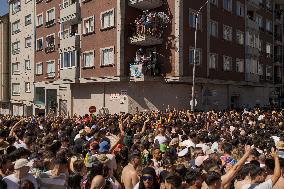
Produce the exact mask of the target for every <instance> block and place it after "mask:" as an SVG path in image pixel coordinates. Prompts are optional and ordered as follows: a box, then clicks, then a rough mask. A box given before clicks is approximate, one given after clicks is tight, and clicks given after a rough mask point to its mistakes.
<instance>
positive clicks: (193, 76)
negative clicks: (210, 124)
mask: <svg viewBox="0 0 284 189" xmlns="http://www.w3.org/2000/svg"><path fill="white" fill-rule="evenodd" d="M208 2H209V0H207V1H206V3H205V4H204V5H202V6H201V7H200V8H199V10H198V11H197V13H196V15H195V33H194V55H193V69H192V90H191V97H192V98H191V100H192V103H191V111H192V112H193V111H194V109H195V70H196V50H197V49H196V46H197V30H198V29H197V26H198V24H197V22H198V17H199V14H200V11H201V10H202V9H203V8H204V7H205V6H206V5H207V3H208Z"/></svg>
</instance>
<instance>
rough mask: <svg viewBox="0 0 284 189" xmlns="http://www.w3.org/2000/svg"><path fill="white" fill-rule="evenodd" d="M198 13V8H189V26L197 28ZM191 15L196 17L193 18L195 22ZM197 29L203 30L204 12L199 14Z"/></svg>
mask: <svg viewBox="0 0 284 189" xmlns="http://www.w3.org/2000/svg"><path fill="white" fill-rule="evenodd" d="M196 15H197V11H196V10H194V9H191V8H190V9H189V17H188V19H189V20H188V23H189V27H190V28H193V29H195V25H196V23H195V16H196ZM191 16H193V17H194V18H193V19H194V20H193V23H192V24H191ZM197 30H202V14H199V15H198V18H197Z"/></svg>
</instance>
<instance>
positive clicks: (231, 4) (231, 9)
mask: <svg viewBox="0 0 284 189" xmlns="http://www.w3.org/2000/svg"><path fill="white" fill-rule="evenodd" d="M225 1H230V7H229V10H228V9H226V7H225ZM223 9H224V10H226V11H228V12H232V11H233V1H232V0H223Z"/></svg>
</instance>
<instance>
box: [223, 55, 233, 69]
mask: <svg viewBox="0 0 284 189" xmlns="http://www.w3.org/2000/svg"><path fill="white" fill-rule="evenodd" d="M226 58H229V59H230V60H231V61H230V65H229V66H230V68H229V69H225V59H226ZM232 70H233V58H232V57H231V56H227V55H223V71H225V72H230V71H232Z"/></svg>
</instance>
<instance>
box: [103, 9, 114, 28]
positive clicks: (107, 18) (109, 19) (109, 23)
mask: <svg viewBox="0 0 284 189" xmlns="http://www.w3.org/2000/svg"><path fill="white" fill-rule="evenodd" d="M113 26H114V9H112V10H109V11H106V12H103V13H102V14H101V29H106V28H110V27H113Z"/></svg>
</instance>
